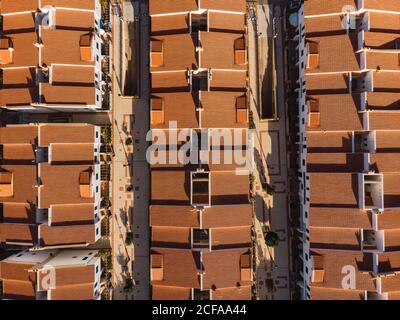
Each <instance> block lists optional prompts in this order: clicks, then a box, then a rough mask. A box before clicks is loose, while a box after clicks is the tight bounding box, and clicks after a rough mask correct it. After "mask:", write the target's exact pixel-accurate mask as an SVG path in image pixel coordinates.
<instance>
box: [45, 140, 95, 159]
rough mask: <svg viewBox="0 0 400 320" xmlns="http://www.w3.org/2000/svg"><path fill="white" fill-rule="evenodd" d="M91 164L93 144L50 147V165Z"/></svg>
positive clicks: (66, 144) (56, 144)
mask: <svg viewBox="0 0 400 320" xmlns="http://www.w3.org/2000/svg"><path fill="white" fill-rule="evenodd" d="M67 162H68V163H76V164H84V163H85V164H91V163H93V162H94V144H93V143H55V144H53V145H51V163H52V164H57V163H58V164H60V163H67Z"/></svg>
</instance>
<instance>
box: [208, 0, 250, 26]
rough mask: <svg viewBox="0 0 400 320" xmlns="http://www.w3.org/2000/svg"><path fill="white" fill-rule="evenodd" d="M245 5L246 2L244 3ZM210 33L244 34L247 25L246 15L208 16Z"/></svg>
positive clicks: (210, 13)
mask: <svg viewBox="0 0 400 320" xmlns="http://www.w3.org/2000/svg"><path fill="white" fill-rule="evenodd" d="M243 3H245V1H243ZM208 18H209V28H210V31H222V32H240V33H243V31H244V27H245V25H246V19H245V15H244V14H230V13H225V12H213V11H210V12H209V14H208Z"/></svg>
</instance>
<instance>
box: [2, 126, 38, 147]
mask: <svg viewBox="0 0 400 320" xmlns="http://www.w3.org/2000/svg"><path fill="white" fill-rule="evenodd" d="M37 132H38V129H37V126H33V125H17V126H12V125H9V126H6V127H1V128H0V143H1V144H3V145H4V144H34V143H35V140H36V137H37Z"/></svg>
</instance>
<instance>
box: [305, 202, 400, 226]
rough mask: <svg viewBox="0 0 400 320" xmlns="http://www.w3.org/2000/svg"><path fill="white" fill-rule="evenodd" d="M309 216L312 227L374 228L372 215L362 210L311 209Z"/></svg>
mask: <svg viewBox="0 0 400 320" xmlns="http://www.w3.org/2000/svg"><path fill="white" fill-rule="evenodd" d="M308 216H309V221H310V226H312V227H331V228H365V229H370V228H372V217H371V213H370V212H367V211H363V210H360V209H349V208H315V207H311V208H310V210H309V212H308ZM399 221H400V220H399Z"/></svg>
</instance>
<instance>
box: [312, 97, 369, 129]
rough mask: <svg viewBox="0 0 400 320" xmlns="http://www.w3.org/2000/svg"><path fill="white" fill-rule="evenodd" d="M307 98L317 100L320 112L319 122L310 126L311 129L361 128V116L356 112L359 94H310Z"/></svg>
mask: <svg viewBox="0 0 400 320" xmlns="http://www.w3.org/2000/svg"><path fill="white" fill-rule="evenodd" d="M308 98H309V99H312V100H315V101H318V105H319V107H318V108H319V112H320V123H319V125H318V126H312V128H310V129H311V130H315V131H317V130H331V131H338V130H340V131H345V130H362V128H363V126H362V117H361V115H360V114H359V113H358V108H359V107H358V106H359V104H360V97H359V95H357V94H326V95H312V96H308ZM343 115H346V116H345V117H344V116H343ZM309 125H310V123H309Z"/></svg>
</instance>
